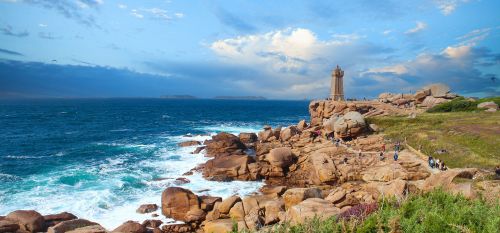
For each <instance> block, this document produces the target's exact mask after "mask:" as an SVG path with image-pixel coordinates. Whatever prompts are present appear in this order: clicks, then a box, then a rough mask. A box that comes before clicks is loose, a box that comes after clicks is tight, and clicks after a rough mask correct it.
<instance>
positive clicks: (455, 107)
mask: <svg viewBox="0 0 500 233" xmlns="http://www.w3.org/2000/svg"><path fill="white" fill-rule="evenodd" d="M489 101H493V102H495V103H496V104H498V105H500V96H499V97H489V98H482V99H479V100H477V101H470V100H468V99H465V98H464V97H458V98H455V99H453V100H452V101H450V102H446V103H442V104H438V105H436V106H434V107H432V108H430V109H428V110H427V112H429V113H437V112H472V111H481V109H478V108H477V105H478V104H480V103H483V102H489Z"/></svg>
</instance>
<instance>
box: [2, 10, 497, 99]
mask: <svg viewBox="0 0 500 233" xmlns="http://www.w3.org/2000/svg"><path fill="white" fill-rule="evenodd" d="M498 9H500V1H495V0H481V1H480V0H422V1H409V0H403V1H383V0H380V1H371V0H360V1H332V0H329V1H328V0H325V1H294V0H287V1H265V0H256V1H241V0H233V1H194V0H193V1H188V0H186V1H180V0H178V1H176V0H143V1H125V0H123V1H111V0H66V1H64V0H0V75H1V76H0V96H13V97H16V96H30V97H113V96H116V97H118V96H119V97H126V96H131V97H136V96H150V97H156V96H159V95H164V94H172V95H173V94H191V95H195V96H200V97H211V96H215V95H261V96H266V97H268V98H278V99H302V98H320V97H325V96H327V95H328V89H329V84H330V72H331V69H332V68H333V67H334V66H335V65H337V64H339V65H340V66H341V67H343V69H344V70H345V77H344V78H345V81H344V83H345V89H346V91H345V92H346V95H347V96H349V97H373V96H376V95H377V94H378V93H380V92H386V91H389V92H408V91H415V90H417V89H418V88H419V87H421V86H423V85H426V84H430V83H435V82H441V83H445V84H448V85H449V86H451V87H452V90H453V91H455V92H458V93H460V94H463V95H471V96H489V95H500V85H499V83H500V80H499V79H500V43H499V41H500V15H499V14H498ZM492 77H496V78H497V79H496V80H495V81H493V80H492Z"/></svg>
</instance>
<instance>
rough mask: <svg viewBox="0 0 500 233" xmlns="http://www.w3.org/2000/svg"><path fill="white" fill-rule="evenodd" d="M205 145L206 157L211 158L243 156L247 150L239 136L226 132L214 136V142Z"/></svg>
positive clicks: (207, 142)
mask: <svg viewBox="0 0 500 233" xmlns="http://www.w3.org/2000/svg"><path fill="white" fill-rule="evenodd" d="M205 144H206V147H205V150H206V152H207V153H206V155H207V156H209V157H219V156H228V155H243V154H245V153H244V151H245V149H246V146H245V144H244V143H243V142H241V140H240V138H239V137H238V136H235V135H233V134H230V133H225V132H222V133H218V134H217V135H215V136H212V140H209V141H206V142H205Z"/></svg>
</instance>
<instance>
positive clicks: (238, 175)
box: [203, 155, 257, 181]
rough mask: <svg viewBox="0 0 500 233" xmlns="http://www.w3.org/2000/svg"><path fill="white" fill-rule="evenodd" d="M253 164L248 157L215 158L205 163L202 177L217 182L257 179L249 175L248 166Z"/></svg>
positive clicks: (251, 159)
mask: <svg viewBox="0 0 500 233" xmlns="http://www.w3.org/2000/svg"><path fill="white" fill-rule="evenodd" d="M254 162H255V160H254V159H253V158H252V157H251V156H248V155H231V156H223V157H216V158H214V159H211V160H209V161H207V162H206V163H205V166H204V167H203V176H204V177H206V178H208V179H210V180H217V181H231V180H252V178H257V177H256V176H251V175H250V170H249V168H248V165H249V164H250V163H254Z"/></svg>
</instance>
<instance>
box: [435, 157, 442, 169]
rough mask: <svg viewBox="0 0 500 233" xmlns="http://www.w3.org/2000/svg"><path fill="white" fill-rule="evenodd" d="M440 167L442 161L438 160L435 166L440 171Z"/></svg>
mask: <svg viewBox="0 0 500 233" xmlns="http://www.w3.org/2000/svg"><path fill="white" fill-rule="evenodd" d="M439 166H441V160H439V159H436V164H435V165H434V167H435V168H437V169H439Z"/></svg>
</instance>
